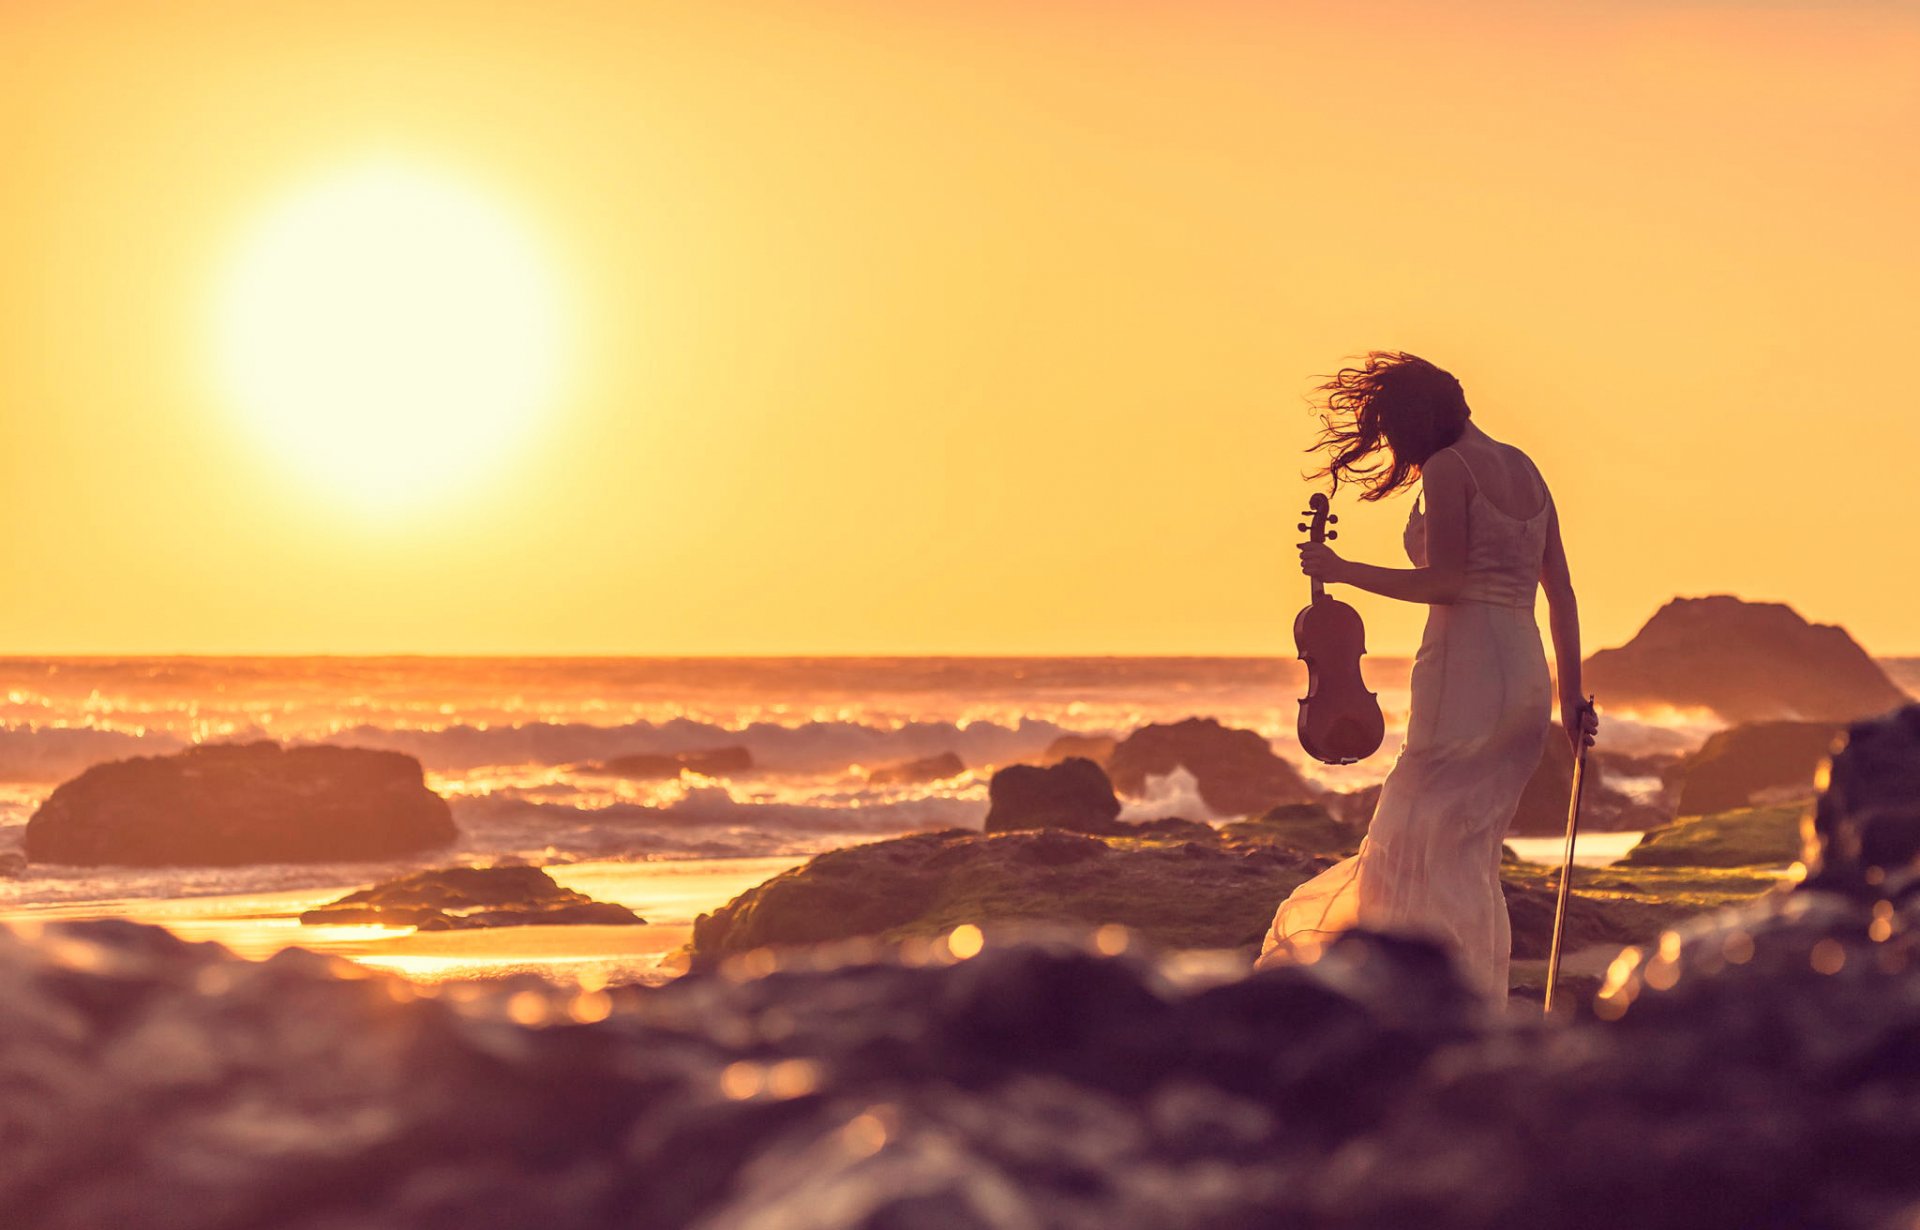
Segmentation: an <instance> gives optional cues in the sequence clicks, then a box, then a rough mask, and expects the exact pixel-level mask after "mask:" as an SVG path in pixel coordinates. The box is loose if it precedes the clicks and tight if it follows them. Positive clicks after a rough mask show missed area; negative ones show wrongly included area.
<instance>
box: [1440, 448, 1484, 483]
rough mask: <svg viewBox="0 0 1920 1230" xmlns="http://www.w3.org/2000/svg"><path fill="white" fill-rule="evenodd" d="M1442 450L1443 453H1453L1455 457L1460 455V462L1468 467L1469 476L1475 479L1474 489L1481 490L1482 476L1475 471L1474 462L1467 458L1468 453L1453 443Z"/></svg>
mask: <svg viewBox="0 0 1920 1230" xmlns="http://www.w3.org/2000/svg"><path fill="white" fill-rule="evenodd" d="M1440 451H1441V452H1443V453H1452V454H1453V455H1454V456H1455V457H1458V458H1459V459H1460V464H1461V465H1463V466H1465V467H1467V477H1468V478H1470V479H1472V480H1473V489H1474V490H1475V491H1478V490H1480V476H1479V475H1478V474H1475V473H1474V472H1473V463H1472V462H1470V461H1468V460H1467V455H1466V454H1465V453H1463V452H1461V451H1460V450H1459V449H1457V448H1455V447H1453V445H1451V444H1449V445H1447V447H1445V448H1443V449H1441V450H1440Z"/></svg>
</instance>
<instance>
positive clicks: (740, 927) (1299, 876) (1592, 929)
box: [690, 816, 1772, 968]
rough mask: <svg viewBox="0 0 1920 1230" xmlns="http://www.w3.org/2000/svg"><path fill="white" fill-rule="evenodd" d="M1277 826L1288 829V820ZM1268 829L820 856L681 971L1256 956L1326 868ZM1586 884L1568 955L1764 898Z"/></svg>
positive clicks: (1741, 879) (956, 841)
mask: <svg viewBox="0 0 1920 1230" xmlns="http://www.w3.org/2000/svg"><path fill="white" fill-rule="evenodd" d="M1283 819H1285V818H1283ZM1291 819H1292V820H1294V821H1298V822H1299V826H1298V827H1294V826H1292V825H1289V824H1285V823H1281V822H1279V821H1275V822H1273V823H1269V822H1268V821H1267V820H1265V819H1264V818H1263V819H1262V820H1259V821H1247V822H1241V823H1238V824H1230V825H1225V826H1222V828H1221V830H1220V831H1219V832H1218V833H1217V834H1214V835H1213V836H1211V837H1205V838H1194V839H1180V838H1157V837H1154V836H1152V835H1145V836H1104V835H1101V836H1096V835H1092V834H1084V833H1072V832H1067V831H1064V830H1060V829H1038V830H1032V831H1023V832H1013V833H979V832H974V831H971V830H965V829H955V830H950V831H948V832H943V833H916V834H913V835H911V836H907V837H896V838H891V839H888V840H885V841H877V842H872V843H870V844H868V845H863V846H853V847H850V848H847V849H844V850H835V851H832V852H830V853H827V854H822V855H820V856H818V857H816V858H815V859H813V860H812V861H811V862H808V863H807V864H805V865H804V866H801V867H796V868H794V869H793V870H791V871H788V872H785V873H783V874H781V875H779V876H776V877H774V878H773V879H771V880H769V881H767V882H766V883H764V884H761V885H758V886H756V887H754V888H751V889H748V890H747V891H746V892H744V893H742V894H741V895H740V896H738V897H736V898H734V899H733V900H732V901H730V902H728V903H727V904H726V905H724V906H722V907H721V908H720V909H718V910H715V911H714V912H713V913H712V914H703V915H701V916H700V918H699V919H697V920H696V921H695V923H694V928H693V944H692V948H691V953H690V958H691V964H692V965H693V966H694V967H696V968H711V967H712V966H713V965H714V964H716V963H717V962H719V961H720V960H722V959H724V958H725V957H727V956H729V955H733V954H737V953H744V952H750V951H752V950H754V949H757V948H778V947H789V946H796V945H808V944H818V943H828V942H832V941H836V940H845V939H853V938H856V937H868V938H873V939H877V940H880V941H894V940H901V939H906V938H908V937H913V936H925V937H930V936H935V935H939V934H942V933H944V932H946V931H949V930H951V929H952V928H954V927H957V926H959V925H960V924H962V923H973V924H976V925H980V926H988V927H1001V926H1007V925H1010V924H1012V925H1019V924H1030V923H1031V924H1067V925H1075V926H1100V925H1102V924H1106V923H1118V924H1120V925H1122V926H1125V927H1128V928H1130V929H1131V930H1133V931H1134V932H1136V933H1138V934H1139V935H1140V936H1141V938H1143V939H1145V940H1146V941H1147V942H1149V943H1150V944H1152V945H1154V946H1157V947H1162V948H1245V949H1249V950H1251V949H1252V948H1253V947H1254V946H1256V945H1257V944H1258V943H1259V941H1260V938H1261V937H1262V936H1263V935H1264V934H1265V932H1266V929H1267V927H1268V925H1269V924H1270V923H1271V922H1272V920H1273V911H1274V907H1275V906H1277V905H1278V904H1279V903H1280V902H1281V901H1282V900H1284V899H1285V898H1286V896H1287V894H1288V893H1290V892H1292V891H1293V890H1294V888H1296V887H1298V886H1299V885H1300V884H1301V883H1302V882H1303V881H1305V880H1306V879H1307V878H1308V877H1310V876H1312V875H1314V874H1315V873H1317V872H1318V871H1320V870H1321V869H1323V868H1325V867H1328V866H1330V865H1331V861H1330V859H1329V858H1328V857H1323V856H1320V855H1317V854H1314V853H1309V852H1306V851H1303V850H1301V849H1299V848H1297V847H1294V846H1292V845H1290V844H1288V843H1287V842H1286V841H1283V840H1281V839H1280V838H1279V837H1278V836H1276V834H1277V833H1284V834H1285V835H1286V836H1287V837H1289V838H1295V837H1298V836H1299V835H1300V833H1301V832H1302V831H1305V832H1309V833H1310V832H1314V831H1317V830H1315V829H1314V828H1313V826H1312V825H1311V824H1310V823H1309V821H1310V818H1306V817H1299V816H1295V817H1292V818H1291ZM1556 875H1557V871H1556V870H1554V869H1550V868H1545V867H1538V866H1534V865H1532V864H1524V863H1523V864H1511V865H1509V866H1507V867H1505V868H1503V877H1504V881H1505V882H1504V884H1503V888H1504V889H1505V892H1506V897H1507V907H1508V913H1509V916H1510V918H1511V920H1512V924H1513V951H1514V956H1515V957H1516V958H1517V959H1524V958H1528V957H1540V956H1544V955H1545V954H1546V951H1547V946H1548V940H1549V937H1550V936H1551V934H1552V927H1553V902H1554V889H1555V876H1556ZM1604 878H1605V879H1606V880H1608V881H1610V882H1611V886H1609V887H1603V885H1602V879H1603V877H1602V875H1601V873H1599V872H1597V871H1593V870H1591V869H1584V868H1583V869H1582V870H1581V872H1580V873H1579V874H1578V876H1577V878H1576V880H1575V890H1576V891H1575V896H1574V900H1573V901H1572V903H1571V904H1570V906H1569V913H1568V935H1567V945H1568V947H1569V950H1570V951H1571V950H1575V949H1578V948H1582V947H1587V946H1591V945H1595V944H1637V943H1644V942H1647V941H1650V940H1653V939H1655V938H1656V937H1658V936H1659V934H1660V932H1661V931H1662V930H1664V929H1666V928H1667V927H1670V926H1672V925H1673V924H1674V923H1676V922H1678V921H1680V920H1681V919H1683V918H1686V917H1690V916H1691V915H1693V914H1697V913H1700V912H1701V911H1702V910H1707V909H1713V908H1715V907H1718V906H1721V905H1726V904H1729V903H1731V902H1734V901H1742V900H1746V899H1747V898H1749V897H1752V896H1754V895H1755V894H1757V893H1759V892H1762V891H1764V890H1765V889H1766V888H1767V887H1768V886H1769V884H1770V883H1771V882H1772V881H1771V880H1770V879H1768V878H1765V877H1761V876H1757V875H1756V874H1755V869H1751V868H1749V869H1747V870H1746V871H1745V872H1727V871H1714V870H1711V869H1698V868H1695V869H1668V868H1644V869H1635V870H1634V874H1633V876H1631V877H1628V878H1629V879H1630V880H1632V881H1633V882H1632V883H1628V884H1626V885H1625V886H1624V887H1623V886H1622V885H1621V883H1620V881H1621V879H1622V877H1621V875H1620V874H1619V873H1617V872H1613V871H1612V870H1611V869H1608V871H1607V875H1606V876H1605V877H1604Z"/></svg>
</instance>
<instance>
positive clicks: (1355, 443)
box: [1307, 350, 1473, 500]
mask: <svg viewBox="0 0 1920 1230" xmlns="http://www.w3.org/2000/svg"><path fill="white" fill-rule="evenodd" d="M1314 392H1315V393H1317V394H1319V397H1318V398H1316V399H1315V404H1316V407H1317V409H1318V412H1319V415H1320V426H1321V431H1320V438H1319V439H1318V440H1316V441H1314V444H1313V447H1312V448H1310V449H1308V450H1307V451H1309V452H1320V453H1325V454H1326V464H1325V465H1324V466H1322V467H1321V468H1320V469H1319V470H1318V471H1316V472H1315V473H1314V474H1313V475H1311V477H1313V478H1325V479H1329V480H1331V481H1330V482H1329V483H1328V486H1327V490H1328V493H1329V494H1331V493H1332V492H1334V491H1338V490H1339V489H1340V484H1341V483H1343V482H1350V483H1357V484H1359V485H1360V486H1361V487H1362V488H1363V490H1362V491H1361V493H1360V498H1361V499H1363V500H1380V499H1385V498H1386V497H1387V496H1389V495H1392V494H1393V493H1394V492H1396V491H1398V490H1400V489H1401V488H1402V487H1408V486H1411V485H1412V484H1413V482H1414V480H1415V479H1416V478H1418V477H1419V476H1420V467H1421V466H1423V465H1425V464H1426V462H1427V459H1428V458H1429V457H1432V456H1433V455H1434V454H1435V453H1437V452H1439V451H1440V450H1441V449H1443V448H1445V447H1447V446H1448V445H1449V444H1452V443H1453V442H1454V441H1455V440H1458V439H1459V438H1460V433H1461V432H1462V431H1465V430H1466V426H1467V418H1468V416H1469V415H1471V414H1472V413H1473V412H1472V411H1471V410H1469V409H1468V408H1467V397H1466V394H1465V393H1464V392H1462V391H1461V389H1460V382H1459V381H1458V380H1455V379H1454V378H1453V376H1452V374H1451V373H1449V372H1447V371H1445V370H1443V369H1441V368H1438V367H1435V366H1434V365H1433V364H1431V363H1429V362H1427V361H1426V360H1425V359H1422V358H1419V357H1418V356H1416V355H1410V354H1402V353H1399V352H1397V351H1391V350H1374V351H1369V352H1368V353H1367V357H1366V361H1365V363H1364V364H1363V365H1362V366H1360V367H1343V368H1341V369H1340V370H1339V371H1338V372H1336V373H1334V375H1332V376H1331V377H1329V378H1328V379H1327V381H1326V383H1324V384H1322V385H1320V386H1319V387H1318V388H1316V389H1315V390H1314ZM1382 454H1384V456H1383V455H1382Z"/></svg>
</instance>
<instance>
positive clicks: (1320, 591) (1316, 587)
mask: <svg viewBox="0 0 1920 1230" xmlns="http://www.w3.org/2000/svg"><path fill="white" fill-rule="evenodd" d="M1326 596H1327V587H1326V586H1325V585H1323V584H1321V583H1320V578H1319V577H1315V578H1313V600H1314V601H1315V602H1318V601H1320V599H1322V598H1324V597H1326Z"/></svg>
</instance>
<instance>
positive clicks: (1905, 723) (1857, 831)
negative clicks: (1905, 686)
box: [1804, 705, 1920, 900]
mask: <svg viewBox="0 0 1920 1230" xmlns="http://www.w3.org/2000/svg"><path fill="white" fill-rule="evenodd" d="M1811 831H1812V837H1813V846H1812V848H1810V849H1808V850H1807V851H1806V853H1805V856H1804V857H1805V860H1806V862H1807V863H1808V865H1809V866H1810V867H1811V868H1812V870H1813V874H1812V875H1811V876H1810V877H1809V878H1808V880H1807V884H1808V885H1809V886H1811V887H1816V888H1824V889H1828V890H1832V891H1836V892H1843V893H1848V894H1852V895H1856V896H1861V897H1866V898H1870V899H1884V900H1904V899H1906V898H1908V897H1910V896H1913V895H1915V890H1916V888H1920V705H1907V706H1906V707H1904V708H1902V709H1900V710H1898V711H1897V712H1894V713H1890V714H1887V715H1886V716H1885V717H1882V718H1878V719H1875V720H1872V721H1866V722H1856V723H1854V724H1853V725H1852V726H1850V727H1849V728H1848V729H1847V732H1846V736H1845V739H1844V740H1843V742H1842V743H1841V745H1840V747H1839V750H1837V751H1836V752H1835V753H1834V754H1833V761H1832V766H1831V768H1830V770H1829V773H1828V785H1827V788H1826V790H1825V791H1824V792H1823V793H1822V794H1821V796H1820V801H1819V804H1818V805H1817V807H1816V808H1815V810H1814V814H1813V824H1812V826H1811Z"/></svg>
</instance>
